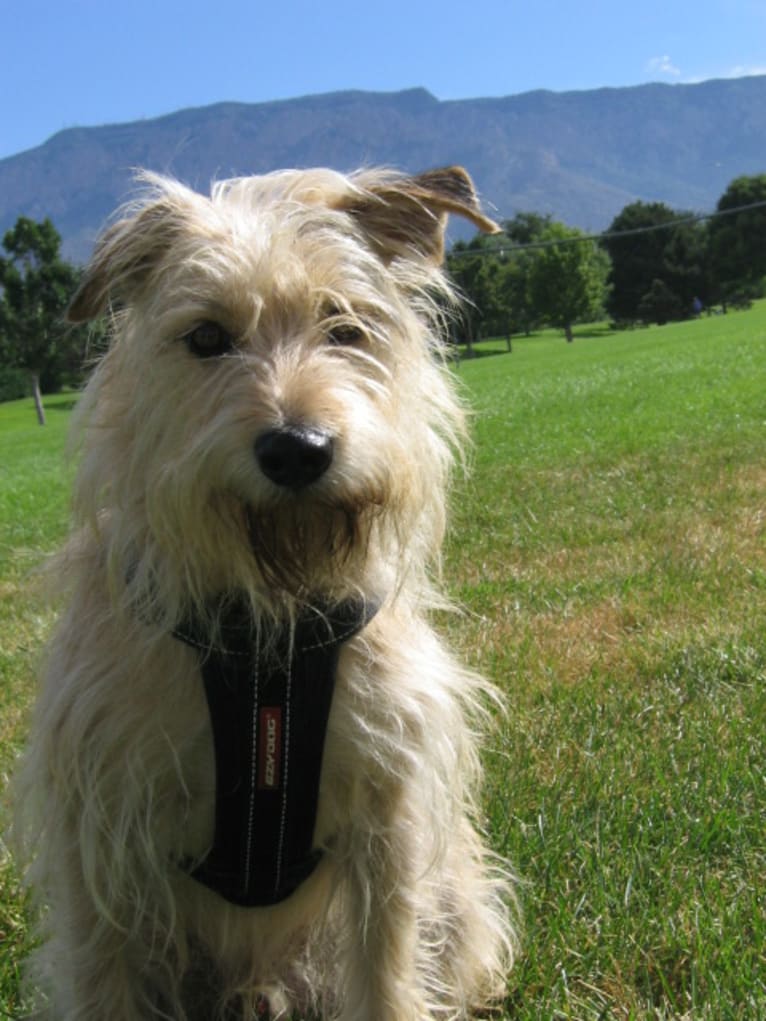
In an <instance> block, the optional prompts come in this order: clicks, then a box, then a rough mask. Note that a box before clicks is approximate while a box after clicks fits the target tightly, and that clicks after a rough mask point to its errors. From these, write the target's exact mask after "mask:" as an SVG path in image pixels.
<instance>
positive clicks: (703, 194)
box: [0, 76, 766, 261]
mask: <svg viewBox="0 0 766 1021" xmlns="http://www.w3.org/2000/svg"><path fill="white" fill-rule="evenodd" d="M448 163H462V164H463V165H464V166H465V167H467V168H468V170H469V171H470V172H471V174H472V175H473V177H474V179H475V181H476V183H477V186H478V188H479V190H480V192H481V194H482V197H483V200H484V203H485V206H486V207H487V208H488V209H489V210H490V211H493V212H494V215H495V216H496V217H497V218H499V219H505V218H510V217H511V216H513V215H514V213H516V212H518V211H520V210H535V211H538V212H549V213H552V214H553V215H554V216H555V217H556V218H557V219H561V220H563V221H565V222H566V223H569V224H571V225H573V226H580V227H584V228H587V229H593V230H597V229H600V228H603V227H604V226H606V225H607V224H608V223H609V222H610V220H611V219H612V218H613V217H614V216H615V215H616V213H618V212H619V211H620V210H621V209H622V207H623V206H624V205H625V204H627V203H628V202H631V201H633V200H635V199H644V200H647V201H653V200H659V201H663V202H667V203H668V204H670V205H671V206H673V207H675V208H677V209H685V210H686V209H689V210H698V211H703V210H709V209H711V208H712V207H713V206H714V205H715V202H716V201H717V199H718V198H719V196H720V195H721V193H722V192H723V191H724V189H725V188H726V185H727V184H728V183H729V181H731V180H732V178H734V177H737V176H739V175H740V174H755V173H763V172H765V171H766V76H759V77H751V78H740V79H733V80H725V81H708V82H702V83H700V84H696V85H641V86H635V87H631V88H620V89H597V90H592V91H585V92H563V93H554V92H547V91H537V92H528V93H524V94H522V95H517V96H508V97H505V98H501V99H464V100H452V101H446V102H441V101H439V100H437V99H435V98H434V97H433V96H432V95H431V94H430V93H428V92H427V91H425V90H424V89H412V90H408V91H405V92H397V93H366V92H339V93H332V94H328V95H319V96H306V97H303V98H299V99H291V100H283V101H279V102H271V103H259V104H245V103H218V104H216V105H214V106H208V107H201V108H197V109H188V110H181V111H179V112H177V113H173V114H169V115H167V116H164V117H159V118H157V119H153V120H143V121H135V122H133V123H129V124H117V125H108V126H104V127H92V128H72V129H68V130H66V131H62V132H60V133H58V134H56V135H54V136H53V137H52V138H50V139H49V140H48V141H47V142H45V143H44V144H43V145H41V146H39V147H37V148H35V149H30V150H28V151H27V152H22V153H19V154H18V155H16V156H11V157H8V158H6V159H3V160H0V231H4V230H5V229H7V228H8V227H9V226H11V225H12V224H13V223H14V222H15V221H16V218H17V217H18V216H19V215H22V214H23V215H26V216H31V217H33V218H35V219H42V218H43V217H44V216H49V217H50V218H51V219H52V220H53V222H54V224H55V225H56V227H57V228H58V230H59V231H60V233H61V234H62V236H63V238H64V251H65V254H66V255H67V256H68V257H69V258H71V259H74V260H76V261H83V260H84V259H85V258H87V255H88V253H89V251H90V249H91V246H92V243H93V239H94V237H95V235H96V233H97V231H98V228H99V227H100V226H101V225H102V223H103V221H104V220H105V218H106V217H107V216H108V215H109V214H110V213H112V211H113V210H114V209H115V207H116V206H117V205H118V204H119V203H121V202H122V201H124V200H125V199H126V198H127V197H129V195H130V192H131V174H132V170H133V168H137V167H147V168H150V169H152V170H158V171H161V172H165V173H170V174H173V175H174V176H176V177H178V178H180V179H181V180H183V181H186V182H187V183H188V184H190V185H191V186H193V187H195V188H198V189H200V190H207V187H208V185H209V183H210V181H211V180H212V179H214V178H221V177H229V176H232V175H237V174H250V173H263V172H266V171H269V170H274V169H277V168H280V167H302V166H316V165H326V166H331V167H335V168H337V169H339V170H351V169H353V168H355V167H358V166H360V165H364V164H366V165H371V164H385V165H388V166H396V167H399V168H401V169H404V170H409V171H418V170H424V169H426V168H428V167H434V166H440V165H444V164H448Z"/></svg>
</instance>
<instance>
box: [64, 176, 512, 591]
mask: <svg viewBox="0 0 766 1021" xmlns="http://www.w3.org/2000/svg"><path fill="white" fill-rule="evenodd" d="M448 211H452V212H460V213H462V214H463V215H465V216H468V217H469V218H470V219H472V220H473V221H474V222H475V223H476V224H477V225H478V226H480V227H482V228H483V229H487V230H488V229H492V228H493V227H494V225H493V224H491V222H490V221H488V220H486V219H484V218H483V217H482V216H481V214H480V213H479V211H478V205H477V202H476V198H475V194H474V192H473V188H472V186H471V183H470V180H469V179H468V177H467V175H465V173H464V172H463V171H461V170H459V169H456V168H453V169H450V170H446V171H441V172H435V173H433V174H430V175H423V176H422V177H420V178H401V177H395V176H392V175H386V174H383V175H381V174H375V173H367V174H361V175H357V176H356V177H354V178H347V177H344V176H342V175H339V174H334V173H332V172H330V171H313V172H305V173H299V172H285V173H282V174H276V175H269V176H266V177H263V178H247V179H240V180H235V181H230V182H223V183H222V184H220V185H218V186H216V188H215V189H214V191H213V195H212V197H211V198H206V197H203V196H200V195H197V194H195V193H193V192H190V191H188V190H187V189H186V188H184V187H182V186H181V185H178V184H176V183H174V182H168V181H162V180H159V179H155V180H154V192H153V194H152V196H151V197H150V198H149V199H148V200H147V201H146V202H144V203H143V204H142V206H141V207H140V208H139V209H138V210H137V211H136V212H135V213H134V214H133V215H132V216H130V217H129V218H126V219H125V220H122V221H120V222H119V223H117V224H116V225H115V226H114V227H113V228H111V230H110V231H108V232H107V233H106V235H105V236H104V238H103V239H102V241H101V243H100V245H99V246H98V248H97V250H96V254H95V256H94V259H93V262H92V263H91V265H90V267H89V268H88V270H87V272H86V275H85V277H84V279H83V282H82V285H81V287H80V290H79V291H78V294H77V295H76V296H75V299H74V301H73V303H72V306H71V312H70V316H71V318H72V319H73V320H75V321H82V320H84V319H87V318H90V317H92V316H94V315H97V314H98V313H100V312H101V311H102V310H103V309H104V308H105V307H106V306H107V304H108V303H112V305H113V308H114V309H115V313H114V315H115V318H114V323H115V326H114V337H113V342H112V345H111V348H110V351H109V353H108V354H107V355H106V356H105V358H104V359H103V361H102V363H101V365H100V366H99V368H98V370H97V371H96V373H95V374H94V376H93V379H92V381H91V383H90V385H89V387H88V394H87V395H86V399H85V402H84V403H85V415H86V420H87V424H86V439H85V450H84V459H83V467H82V470H81V475H80V482H79V485H78V497H79V502H80V507H81V510H82V511H83V513H85V514H87V515H88V516H90V518H91V519H92V520H95V518H96V516H97V515H102V516H104V515H106V516H107V517H108V520H109V534H110V536H111V540H110V541H111V543H112V551H111V552H112V554H113V555H115V554H116V555H117V556H118V557H120V558H122V560H125V559H126V558H130V559H131V560H132V561H133V562H132V563H131V564H130V571H131V573H132V575H133V576H134V577H136V578H137V579H140V578H141V576H142V571H143V572H144V573H145V574H146V577H147V578H148V577H149V575H150V574H151V575H152V576H153V581H152V584H153V585H155V586H156V585H157V584H158V582H157V578H158V577H159V576H160V575H161V574H162V571H168V570H170V569H171V568H172V569H174V570H175V571H176V573H177V575H178V577H179V578H181V577H183V579H184V584H185V585H186V587H187V589H188V590H189V592H190V593H191V597H192V598H193V599H203V598H205V597H206V596H209V595H210V594H211V592H213V591H217V590H228V589H230V588H232V587H236V588H245V589H246V590H249V591H251V592H258V591H260V592H261V593H262V598H266V597H265V595H263V593H266V592H268V593H269V598H271V597H273V593H274V591H275V590H279V591H282V592H286V593H290V594H291V595H296V594H297V595H304V596H305V595H306V594H308V593H313V592H316V591H322V592H324V593H326V594H333V593H336V592H340V591H342V590H343V589H344V588H346V589H348V588H349V587H352V588H354V587H356V588H359V587H361V588H363V589H364V588H365V587H369V585H373V586H375V585H378V586H384V587H385V586H390V585H391V584H393V583H394V578H393V577H388V578H386V577H385V575H386V574H387V573H388V574H391V572H394V573H401V571H402V570H403V569H406V566H407V561H408V560H412V559H413V558H414V560H415V561H417V562H425V560H426V559H427V558H428V557H429V556H431V555H433V553H434V552H435V550H436V549H437V548H438V545H439V543H440V540H441V533H442V528H443V495H444V486H445V475H446V471H447V468H448V465H449V461H450V458H451V452H450V449H451V446H452V445H453V444H454V442H455V440H456V438H457V437H458V436H459V433H460V429H461V414H460V409H459V406H458V405H457V403H456V402H455V399H454V397H453V394H452V389H451V387H450V385H449V381H448V377H447V375H446V374H445V371H444V370H443V368H442V367H440V366H439V364H438V363H437V359H436V357H435V355H436V352H437V348H438V340H437V339H436V335H435V322H436V319H437V318H438V303H439V301H443V300H444V299H445V298H446V295H447V292H448V288H446V285H445V283H444V280H443V277H442V276H441V273H440V272H439V270H438V263H439V262H440V261H441V254H442V241H443V228H444V220H445V218H446V216H445V214H446V212H448ZM128 550H130V552H128ZM405 551H406V552H405ZM116 569H117V570H118V571H119V570H122V571H123V572H125V570H126V568H125V565H124V564H123V565H122V566H121V567H117V568H116ZM371 575H376V577H375V578H372V577H371Z"/></svg>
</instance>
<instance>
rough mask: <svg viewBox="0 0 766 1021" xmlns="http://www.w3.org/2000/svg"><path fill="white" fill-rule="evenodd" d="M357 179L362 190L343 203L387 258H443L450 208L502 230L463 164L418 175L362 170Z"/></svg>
mask: <svg viewBox="0 0 766 1021" xmlns="http://www.w3.org/2000/svg"><path fill="white" fill-rule="evenodd" d="M354 183H355V184H357V185H359V187H360V188H361V190H362V194H361V195H359V194H356V195H350V196H348V197H347V199H346V200H344V203H343V208H344V209H345V210H346V211H347V212H349V213H351V214H352V215H353V216H354V217H355V218H356V219H357V220H358V222H359V224H360V225H361V226H362V228H363V230H364V231H365V233H366V234H367V235H368V237H369V238H370V241H371V243H372V244H373V246H374V247H375V249H376V250H377V251H378V254H379V255H381V257H382V258H384V259H385V260H386V261H390V260H391V259H393V258H395V257H397V256H399V257H403V258H412V257H413V256H416V255H419V256H421V257H424V258H425V259H427V260H428V261H429V262H433V263H437V264H438V263H441V262H442V260H443V259H444V230H445V227H446V224H447V214H448V213H456V214H457V215H458V216H462V217H464V218H465V219H467V220H470V222H471V223H473V224H474V226H476V227H478V228H479V230H482V231H484V232H485V233H487V234H497V233H499V232H500V227H498V225H497V224H496V223H495V222H494V221H493V220H490V219H489V217H487V216H484V214H483V213H482V211H481V207H480V205H479V200H478V197H477V195H476V189H475V188H474V185H473V181H472V180H471V178H470V176H469V175H468V173H467V172H466V171H465V170H464V169H463V168H462V167H443V168H441V169H439V170H429V171H427V172H426V173H424V174H418V175H417V176H416V177H403V176H393V175H390V174H379V173H378V174H376V173H375V172H374V171H373V172H369V173H366V172H362V173H361V174H359V175H357V176H356V177H355V178H354Z"/></svg>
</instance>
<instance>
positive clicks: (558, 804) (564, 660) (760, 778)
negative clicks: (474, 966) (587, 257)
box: [0, 303, 766, 1021]
mask: <svg viewBox="0 0 766 1021" xmlns="http://www.w3.org/2000/svg"><path fill="white" fill-rule="evenodd" d="M480 353H481V356H480V357H478V358H476V359H474V360H472V361H469V362H464V363H463V364H462V365H461V366H460V369H459V374H460V376H461V378H462V380H463V382H464V384H465V387H466V390H467V392H468V394H469V397H470V401H471V403H472V405H473V407H474V408H475V411H476V414H475V422H474V435H475V440H476V446H475V452H474V458H473V460H474V471H473V474H472V476H471V479H470V481H468V482H465V483H461V484H460V486H459V487H458V492H457V494H456V500H455V516H454V529H453V533H452V538H451V541H450V546H449V550H448V554H447V558H446V565H445V567H446V573H447V576H448V578H449V579H450V582H451V585H452V588H453V591H454V593H455V595H456V597H457V598H458V599H459V600H460V601H461V602H462V603H463V604H464V605H465V607H466V608H467V612H466V613H465V615H463V616H462V617H459V618H452V619H450V620H447V621H446V622H445V626H446V627H447V628H448V629H449V631H450V633H451V637H452V640H453V642H454V643H456V644H457V645H458V646H459V647H460V648H461V650H462V652H463V654H464V656H465V657H466V658H467V659H468V660H470V661H471V662H473V663H474V664H476V665H477V666H478V667H480V668H481V669H482V670H484V671H485V672H486V673H488V674H489V675H490V676H491V677H492V678H493V679H494V680H495V681H496V682H497V683H498V684H499V685H500V686H501V687H502V689H503V690H504V691H505V693H506V695H507V698H508V705H509V713H508V717H507V719H506V720H504V721H501V722H499V723H498V727H497V731H496V733H495V734H494V735H493V739H492V742H491V745H490V747H489V749H488V753H487V769H488V787H487V813H488V819H489V825H490V828H491V833H492V839H493V843H494V845H495V847H496V848H497V849H498V850H499V851H501V852H502V853H504V854H507V855H508V856H509V858H510V859H511V860H512V861H513V863H514V865H515V867H516V869H517V871H518V872H519V874H520V875H521V877H522V879H523V887H522V900H523V902H524V911H525V919H526V921H525V929H526V931H525V939H524V955H523V957H522V959H521V960H520V962H519V965H518V967H517V968H516V970H515V971H514V973H513V975H512V976H511V979H510V983H509V996H508V1002H507V1016H508V1017H514V1018H521V1019H529V1021H531V1019H549V1018H550V1019H554V1018H573V1019H582V1021H586V1019H588V1021H590V1019H594V1021H595V1019H597V1018H620V1019H648V1018H656V1019H670V1018H674V1019H680V1018H689V1019H697V1018H702V1019H711V1021H712V1019H729V1018H742V1019H753V1018H755V1019H757V1018H766V949H765V948H766V904H764V898H765V896H766V894H764V891H766V836H765V832H766V754H764V752H765V751H766V748H765V747H764V745H765V744H766V736H765V734H766V730H765V728H764V722H765V721H766V627H765V625H766V457H765V456H764V455H766V304H764V303H761V304H758V305H756V306H755V307H754V308H753V309H752V310H750V311H748V312H741V313H734V314H730V315H728V316H725V317H724V316H721V317H714V318H710V319H701V320H697V321H694V322H689V323H683V324H677V325H669V326H665V327H661V328H652V329H646V330H637V331H633V332H629V333H621V334H609V332H608V331H607V330H605V329H602V328H592V329H587V328H582V329H580V330H579V331H577V332H576V340H575V343H574V344H572V345H567V344H565V343H564V341H563V339H562V338H560V337H558V336H556V335H555V334H553V333H545V334H541V335H538V336H535V337H531V338H527V339H524V340H518V341H514V351H513V354H507V353H505V345H504V343H501V342H498V343H492V342H488V343H486V344H483V345H480ZM49 406H50V414H49V421H50V426H49V427H47V428H46V429H45V430H41V429H39V427H38V426H37V425H36V424H35V422H34V417H33V412H32V408H31V403H30V404H29V405H27V404H25V403H23V402H22V403H19V404H9V405H3V406H0V647H1V648H2V652H0V771H3V772H5V771H7V770H8V768H9V766H10V762H11V759H12V756H13V754H14V751H15V749H16V748H17V747H18V745H19V742H20V741H21V739H22V737H23V730H24V725H23V716H24V712H25V710H26V707H27V705H28V702H29V698H30V693H31V684H32V682H31V671H32V663H33V659H34V654H35V650H36V649H37V648H38V646H39V643H40V641H41V639H42V637H43V634H44V632H45V630H46V627H47V626H48V624H49V621H48V619H47V617H46V616H45V615H44V614H41V612H40V611H39V609H38V608H37V607H36V605H35V603H34V601H33V599H32V598H31V596H28V595H27V594H25V592H26V588H25V585H26V577H27V573H28V571H29V570H30V568H31V567H32V566H33V565H34V563H35V562H36V561H37V560H38V559H39V556H40V553H41V552H42V551H44V550H46V549H48V548H50V547H51V546H52V545H54V544H55V542H56V540H57V539H58V537H59V536H60V534H61V531H62V529H63V527H64V523H65V517H66V479H65V475H64V472H63V471H62V468H61V462H60V450H61V447H62V444H63V431H64V425H65V423H66V419H67V418H68V415H67V414H66V410H67V407H68V404H67V401H66V400H65V399H59V400H58V401H54V402H52V403H51V404H50V405H49ZM57 407H58V408H59V409H60V410H59V411H56V410H55V409H56V408H57ZM0 946H1V947H2V949H0V1016H2V1014H3V1012H4V1011H5V1013H6V1014H10V1015H11V1016H13V1013H14V1010H15V1004H16V999H15V997H16V992H15V989H16V974H17V969H18V965H19V961H20V959H21V957H22V955H23V952H24V947H25V929H24V924H23V905H22V903H21V900H20V897H19V895H18V892H17V889H16V879H15V876H14V873H13V871H12V866H11V865H10V863H9V862H8V861H7V859H5V860H4V859H2V856H1V855H0Z"/></svg>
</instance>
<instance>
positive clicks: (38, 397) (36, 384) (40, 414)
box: [32, 372, 45, 425]
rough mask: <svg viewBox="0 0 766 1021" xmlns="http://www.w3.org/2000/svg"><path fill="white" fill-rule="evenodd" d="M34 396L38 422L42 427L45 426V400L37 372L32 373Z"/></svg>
mask: <svg viewBox="0 0 766 1021" xmlns="http://www.w3.org/2000/svg"><path fill="white" fill-rule="evenodd" d="M32 396H33V397H34V399H35V411H36V412H37V421H38V422H39V423H40V425H45V409H44V408H43V398H42V394H41V393H40V376H39V374H38V373H37V372H33V373H32Z"/></svg>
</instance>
